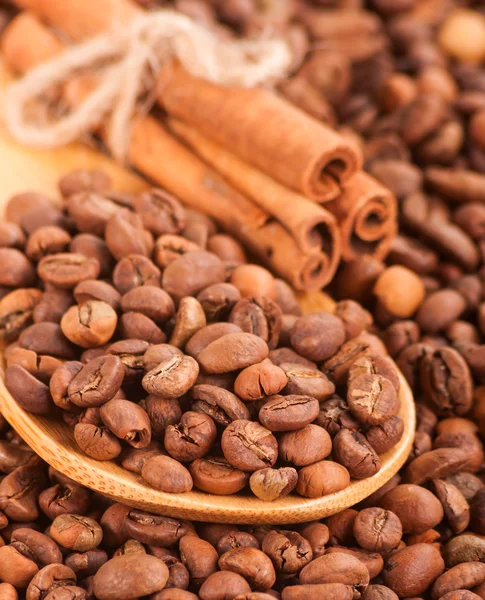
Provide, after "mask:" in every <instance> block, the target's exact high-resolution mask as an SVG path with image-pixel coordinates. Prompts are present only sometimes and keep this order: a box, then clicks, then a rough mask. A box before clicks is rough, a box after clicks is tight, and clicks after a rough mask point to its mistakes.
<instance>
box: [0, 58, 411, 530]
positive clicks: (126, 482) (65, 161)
mask: <svg viewBox="0 0 485 600" xmlns="http://www.w3.org/2000/svg"><path fill="white" fill-rule="evenodd" d="M2 74H3V75H4V73H3V72H2V69H1V64H0V88H1V83H2V82H1V80H2ZM0 158H1V159H3V163H4V164H5V165H8V167H7V168H6V169H4V173H2V179H1V183H0V186H1V192H2V193H1V194H0V208H1V202H2V201H3V202H5V201H6V199H7V198H8V197H9V195H11V194H13V193H16V192H19V191H24V190H26V189H29V188H30V189H35V190H44V191H45V193H52V192H54V191H55V182H56V181H57V178H58V177H59V176H60V175H61V174H63V173H65V172H66V171H68V170H70V169H73V168H93V167H95V166H97V167H100V168H103V169H105V170H107V171H108V172H109V174H110V175H111V176H112V178H113V181H114V185H115V187H116V188H118V189H124V190H131V191H138V190H140V189H142V188H143V187H144V186H146V183H144V182H143V181H142V180H140V179H139V178H138V177H136V176H135V175H133V174H131V173H129V172H127V171H125V170H123V169H121V168H120V167H118V166H117V165H115V164H114V163H113V162H112V161H110V160H109V159H107V158H106V157H105V156H102V155H101V154H99V153H97V152H95V151H93V150H90V149H88V148H86V147H85V146H80V145H71V146H69V147H66V148H62V149H59V150H55V151H34V150H26V149H23V148H20V147H19V146H18V145H17V144H15V143H14V142H12V141H11V140H10V139H9V138H8V136H7V135H6V134H5V132H4V131H3V130H2V128H1V126H0ZM20 185H21V186H22V188H23V189H22V190H19V186H20ZM301 304H302V308H303V311H304V312H305V313H308V312H312V311H318V310H331V308H332V301H331V300H330V299H329V298H328V296H325V294H321V293H314V294H306V295H303V296H302V298H301ZM0 357H1V354H0ZM400 399H401V411H400V416H401V418H402V419H403V422H404V434H403V436H402V439H401V440H400V442H399V444H397V445H396V446H395V447H394V448H393V449H392V450H391V451H390V452H388V453H387V454H386V455H383V456H381V459H382V468H381V470H380V471H379V473H377V474H376V475H374V476H373V477H370V478H368V479H364V480H362V481H352V483H351V485H350V486H349V487H348V488H346V489H345V490H342V491H341V492H338V493H335V494H331V495H328V496H324V497H323V498H316V499H311V500H308V499H305V498H302V497H301V496H297V495H290V496H288V497H286V498H283V499H281V500H277V501H275V502H264V501H262V500H259V499H258V498H256V497H254V496H249V495H235V496H216V495H210V494H206V493H203V492H198V491H193V492H188V493H186V494H167V493H163V492H159V491H157V490H154V489H152V488H150V487H149V486H148V485H146V484H145V483H144V481H143V480H142V479H141V477H139V476H137V475H135V474H133V473H130V472H129V471H126V470H125V469H123V468H122V467H120V466H118V465H117V464H115V463H114V462H100V461H96V460H94V459H92V458H89V457H88V456H86V455H84V454H83V453H82V452H81V451H80V450H79V448H78V447H77V444H76V442H75V440H74V437H73V434H72V431H71V430H70V429H69V428H68V427H67V426H66V425H65V424H64V423H62V422H61V421H59V420H55V419H52V418H45V417H39V416H36V415H32V414H30V413H27V412H25V411H24V410H22V409H21V408H20V407H19V406H18V405H17V403H16V402H15V400H14V399H13V398H12V396H11V395H10V394H9V393H8V391H7V389H6V388H5V385H4V383H3V377H2V379H1V380H0V411H1V412H2V413H3V415H4V417H5V418H6V419H7V421H8V422H9V423H10V425H11V426H12V427H13V428H14V429H15V430H16V431H17V432H18V433H19V434H20V435H21V436H22V437H23V438H24V440H25V441H26V442H27V443H28V444H29V446H30V447H31V448H32V449H33V450H34V451H35V452H36V453H37V454H39V455H40V456H41V457H42V458H43V459H44V460H45V461H46V462H47V463H49V464H50V465H52V466H53V467H54V468H56V469H58V470H59V471H60V472H61V473H64V474H65V475H67V476H68V477H70V478H71V479H73V480H75V481H77V482H78V483H81V484H83V485H85V486H86V487H88V488H91V489H93V490H96V491H98V492H100V493H102V494H104V495H106V496H109V497H110V498H112V499H113V500H117V501H120V502H123V503H125V504H128V505H130V506H134V507H138V508H141V509H144V510H147V511H150V512H153V513H158V514H163V515H166V516H171V517H178V518H184V519H190V520H195V521H209V522H220V523H255V524H256V523H262V524H282V523H297V522H305V521H311V520H314V519H321V518H323V517H326V516H328V515H331V514H334V513H337V512H339V511H341V510H343V509H345V508H348V507H349V506H352V505H354V504H356V503H357V502H360V501H361V500H363V499H364V498H366V497H367V496H368V495H369V494H371V493H372V492H374V491H376V490H377V489H378V488H380V487H381V486H382V485H384V484H385V483H386V482H387V481H388V480H389V479H390V478H391V477H392V476H393V475H394V474H395V473H396V472H397V471H398V470H399V469H400V468H401V466H402V465H403V464H404V462H405V461H406V458H407V456H408V454H409V451H410V449H411V446H412V443H413V439H414V428H415V410H414V401H413V396H412V393H411V390H410V389H409V386H408V384H407V382H406V381H405V379H404V377H402V376H401V392H400Z"/></svg>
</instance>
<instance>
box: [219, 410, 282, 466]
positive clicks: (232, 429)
mask: <svg viewBox="0 0 485 600" xmlns="http://www.w3.org/2000/svg"><path fill="white" fill-rule="evenodd" d="M221 446H222V451H223V453H224V456H225V457H226V459H227V460H228V461H229V463H230V464H231V465H233V466H234V467H236V468H237V469H240V470H241V471H250V472H251V471H257V470H258V469H264V468H266V467H272V466H273V465H274V464H275V462H276V460H277V458H278V442H277V441H276V438H275V437H274V435H273V434H272V433H271V431H269V430H268V429H266V428H265V427H263V426H262V425H260V424H259V423H256V422H254V421H248V420H245V419H242V420H237V421H233V422H232V423H231V424H230V425H228V426H227V427H226V429H225V430H224V432H223V434H222V439H221Z"/></svg>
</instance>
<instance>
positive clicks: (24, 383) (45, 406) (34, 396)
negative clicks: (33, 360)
mask: <svg viewBox="0 0 485 600" xmlns="http://www.w3.org/2000/svg"><path fill="white" fill-rule="evenodd" d="M5 387H6V388H7V390H8V391H9V392H10V393H11V394H12V396H13V398H14V399H15V401H16V402H17V404H18V405H19V406H20V407H21V408H23V409H24V410H26V411H27V412H31V413H34V414H37V415H46V414H49V413H50V412H52V410H53V408H54V405H53V402H52V397H51V395H50V392H49V388H48V387H47V385H45V383H42V381H39V380H38V379H36V378H35V377H34V376H33V375H31V374H30V373H29V372H28V371H27V370H26V369H24V368H23V367H21V366H19V365H12V366H10V367H8V368H7V369H6V370H5Z"/></svg>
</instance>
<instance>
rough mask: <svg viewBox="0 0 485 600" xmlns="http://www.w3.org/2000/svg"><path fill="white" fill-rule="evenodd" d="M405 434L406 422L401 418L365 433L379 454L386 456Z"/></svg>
mask: <svg viewBox="0 0 485 600" xmlns="http://www.w3.org/2000/svg"><path fill="white" fill-rule="evenodd" d="M403 434H404V422H403V420H402V419H401V417H399V416H394V417H391V418H390V419H388V420H387V421H384V423H382V424H381V425H376V426H375V427H371V428H369V429H368V430H367V431H366V432H365V437H366V438H367V441H368V442H369V444H370V445H371V446H372V448H373V449H374V450H375V451H376V453H377V454H384V453H385V452H389V450H391V449H392V448H394V446H396V445H397V444H398V443H399V441H400V440H401V438H402V436H403ZM416 435H418V434H416ZM423 435H427V434H423ZM429 449H430V448H429Z"/></svg>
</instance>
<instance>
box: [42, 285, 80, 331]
mask: <svg viewBox="0 0 485 600" xmlns="http://www.w3.org/2000/svg"><path fill="white" fill-rule="evenodd" d="M73 304H74V300H73V297H72V295H71V292H70V291H69V290H50V291H45V292H44V293H43V294H42V297H41V299H40V301H39V303H38V304H37V305H36V306H35V308H34V310H33V313H32V317H33V321H34V323H44V322H46V321H48V322H51V323H60V322H61V319H62V315H63V314H64V313H65V312H66V310H67V309H68V308H69V307H70V306H72V305H73Z"/></svg>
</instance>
